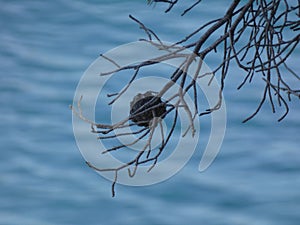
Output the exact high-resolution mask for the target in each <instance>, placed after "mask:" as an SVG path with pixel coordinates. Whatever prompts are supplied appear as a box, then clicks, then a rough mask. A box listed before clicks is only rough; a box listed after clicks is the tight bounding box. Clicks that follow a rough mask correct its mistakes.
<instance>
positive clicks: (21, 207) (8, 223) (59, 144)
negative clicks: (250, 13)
mask: <svg viewBox="0 0 300 225" xmlns="http://www.w3.org/2000/svg"><path fill="white" fill-rule="evenodd" d="M186 4H187V3H185V5H178V6H177V7H176V8H174V11H173V12H171V13H169V14H164V13H163V9H164V8H163V6H161V5H156V7H152V6H147V4H146V1H137V0H136V1H83V0H78V1H71V0H53V1H33V0H28V1H17V0H10V1H1V7H0V28H1V33H0V66H1V72H0V104H1V107H0V114H1V123H0V127H1V136H0V143H1V157H0V161H1V163H0V172H1V176H0V199H1V200H0V224H3V225H19V224H28V225H41V224H45V225H47V224H49V225H50V224H51V225H53V224H60V225H61V224H72V225H77V224H91V225H92V224H131V225H135V224H149V225H150V224H151V225H154V224H170V225H171V224H172V225H173V224H216V225H217V224H228V225H229V224H230V225H232V224H238V225H239V224H247V225H248V224H249V225H250V224H251V225H252V224H264V225H266V224H272V225H273V224H278V225H282V224H285V225H288V224H295V225H296V224H299V221H300V214H299V212H300V192H299V190H300V151H299V150H300V149H299V144H300V142H299V131H300V117H299V112H300V105H299V101H298V100H296V99H294V100H293V101H292V102H291V112H290V114H289V115H288V117H287V118H286V119H285V120H284V121H283V122H281V123H278V122H277V119H278V118H279V117H280V113H281V112H283V111H282V110H280V109H279V111H278V113H276V114H275V115H273V114H271V113H270V107H269V105H268V104H266V105H265V107H263V109H262V112H260V113H259V115H258V116H257V117H256V118H254V119H253V120H252V121H250V122H248V123H246V124H242V123H241V121H242V120H243V119H244V118H246V117H247V116H248V115H250V113H251V112H253V111H254V110H255V107H256V105H257V103H258V100H259V97H260V96H261V90H260V89H259V88H258V87H257V86H256V87H254V86H255V85H252V86H251V85H250V86H249V88H245V89H244V90H241V91H236V86H237V84H238V83H239V82H240V81H241V80H240V79H239V78H237V76H233V77H234V78H232V77H231V78H229V79H228V81H227V84H226V85H227V87H226V91H225V99H226V104H227V113H228V121H227V131H226V136H225V140H224V143H223V146H222V149H221V152H220V154H219V155H218V157H217V159H216V160H215V161H214V163H213V164H212V166H211V167H209V169H208V170H206V171H205V172H203V173H200V172H198V165H199V160H200V158H201V154H202V152H201V151H202V150H203V149H202V150H201V146H202V144H205V141H206V140H205V138H207V137H208V134H209V129H210V128H209V126H208V125H207V122H205V121H203V124H204V125H203V131H201V132H202V133H203V136H201V137H202V139H200V144H199V150H198V151H196V153H195V154H194V156H193V157H192V159H191V160H190V161H189V163H188V164H187V166H185V167H184V169H183V170H181V171H180V172H179V173H178V174H176V175H175V176H173V177H172V178H171V179H169V180H167V181H165V182H162V183H159V184H156V185H152V186H146V187H128V186H122V185H117V188H116V189H117V197H116V198H111V193H110V185H111V183H110V182H109V181H107V180H105V179H104V178H102V177H101V176H99V175H97V174H96V173H95V172H94V171H92V170H91V169H89V168H88V167H87V166H86V165H85V163H84V160H83V158H82V156H81V154H80V152H79V150H78V149H77V146H76V143H75V140H74V136H73V131H72V115H71V111H70V110H69V108H68V106H69V104H71V103H72V100H73V95H74V92H75V89H76V85H77V83H78V81H79V80H80V77H81V76H82V74H83V72H84V71H85V70H86V68H87V67H88V66H89V64H90V63H91V62H93V61H94V60H95V59H96V58H97V57H98V56H99V54H100V53H104V52H106V51H108V50H110V49H111V48H114V47H117V46H118V45H120V44H125V43H128V42H132V41H136V40H138V39H139V38H144V37H145V35H144V33H143V32H142V31H141V30H140V29H139V28H138V26H137V24H135V23H134V22H133V21H131V20H130V19H129V18H128V15H129V14H132V15H134V16H135V17H137V18H139V19H140V20H142V21H143V22H144V23H145V24H147V25H148V26H149V27H151V28H152V29H153V30H156V31H157V33H158V34H159V35H160V37H161V39H162V40H165V41H176V40H178V39H180V38H181V37H183V36H185V35H186V34H188V32H190V31H191V29H193V28H196V27H197V25H198V24H199V23H202V20H203V21H205V20H208V19H210V18H214V17H215V16H220V15H222V13H223V12H224V9H225V8H226V6H227V4H228V2H227V1H203V3H202V5H200V6H198V7H197V8H196V9H195V10H194V11H193V12H192V13H190V14H187V15H186V16H185V17H180V16H179V14H180V12H182V10H183V9H184V6H186ZM199 18H201V19H199ZM299 57H300V52H299V49H297V50H296V54H295V55H294V58H293V59H292V60H291V66H292V67H293V68H294V69H295V70H296V71H300V66H299V63H298V61H299V60H298V59H299ZM207 63H208V64H209V65H210V64H211V65H213V64H215V63H216V62H214V61H213V60H211V61H209V62H207ZM297 63H298V64H297ZM234 71H235V70H234V68H233V72H232V73H233V74H234ZM234 75H235V74H234ZM202 120H205V118H204V117H203V119H202ZM205 124H206V125H205Z"/></svg>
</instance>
